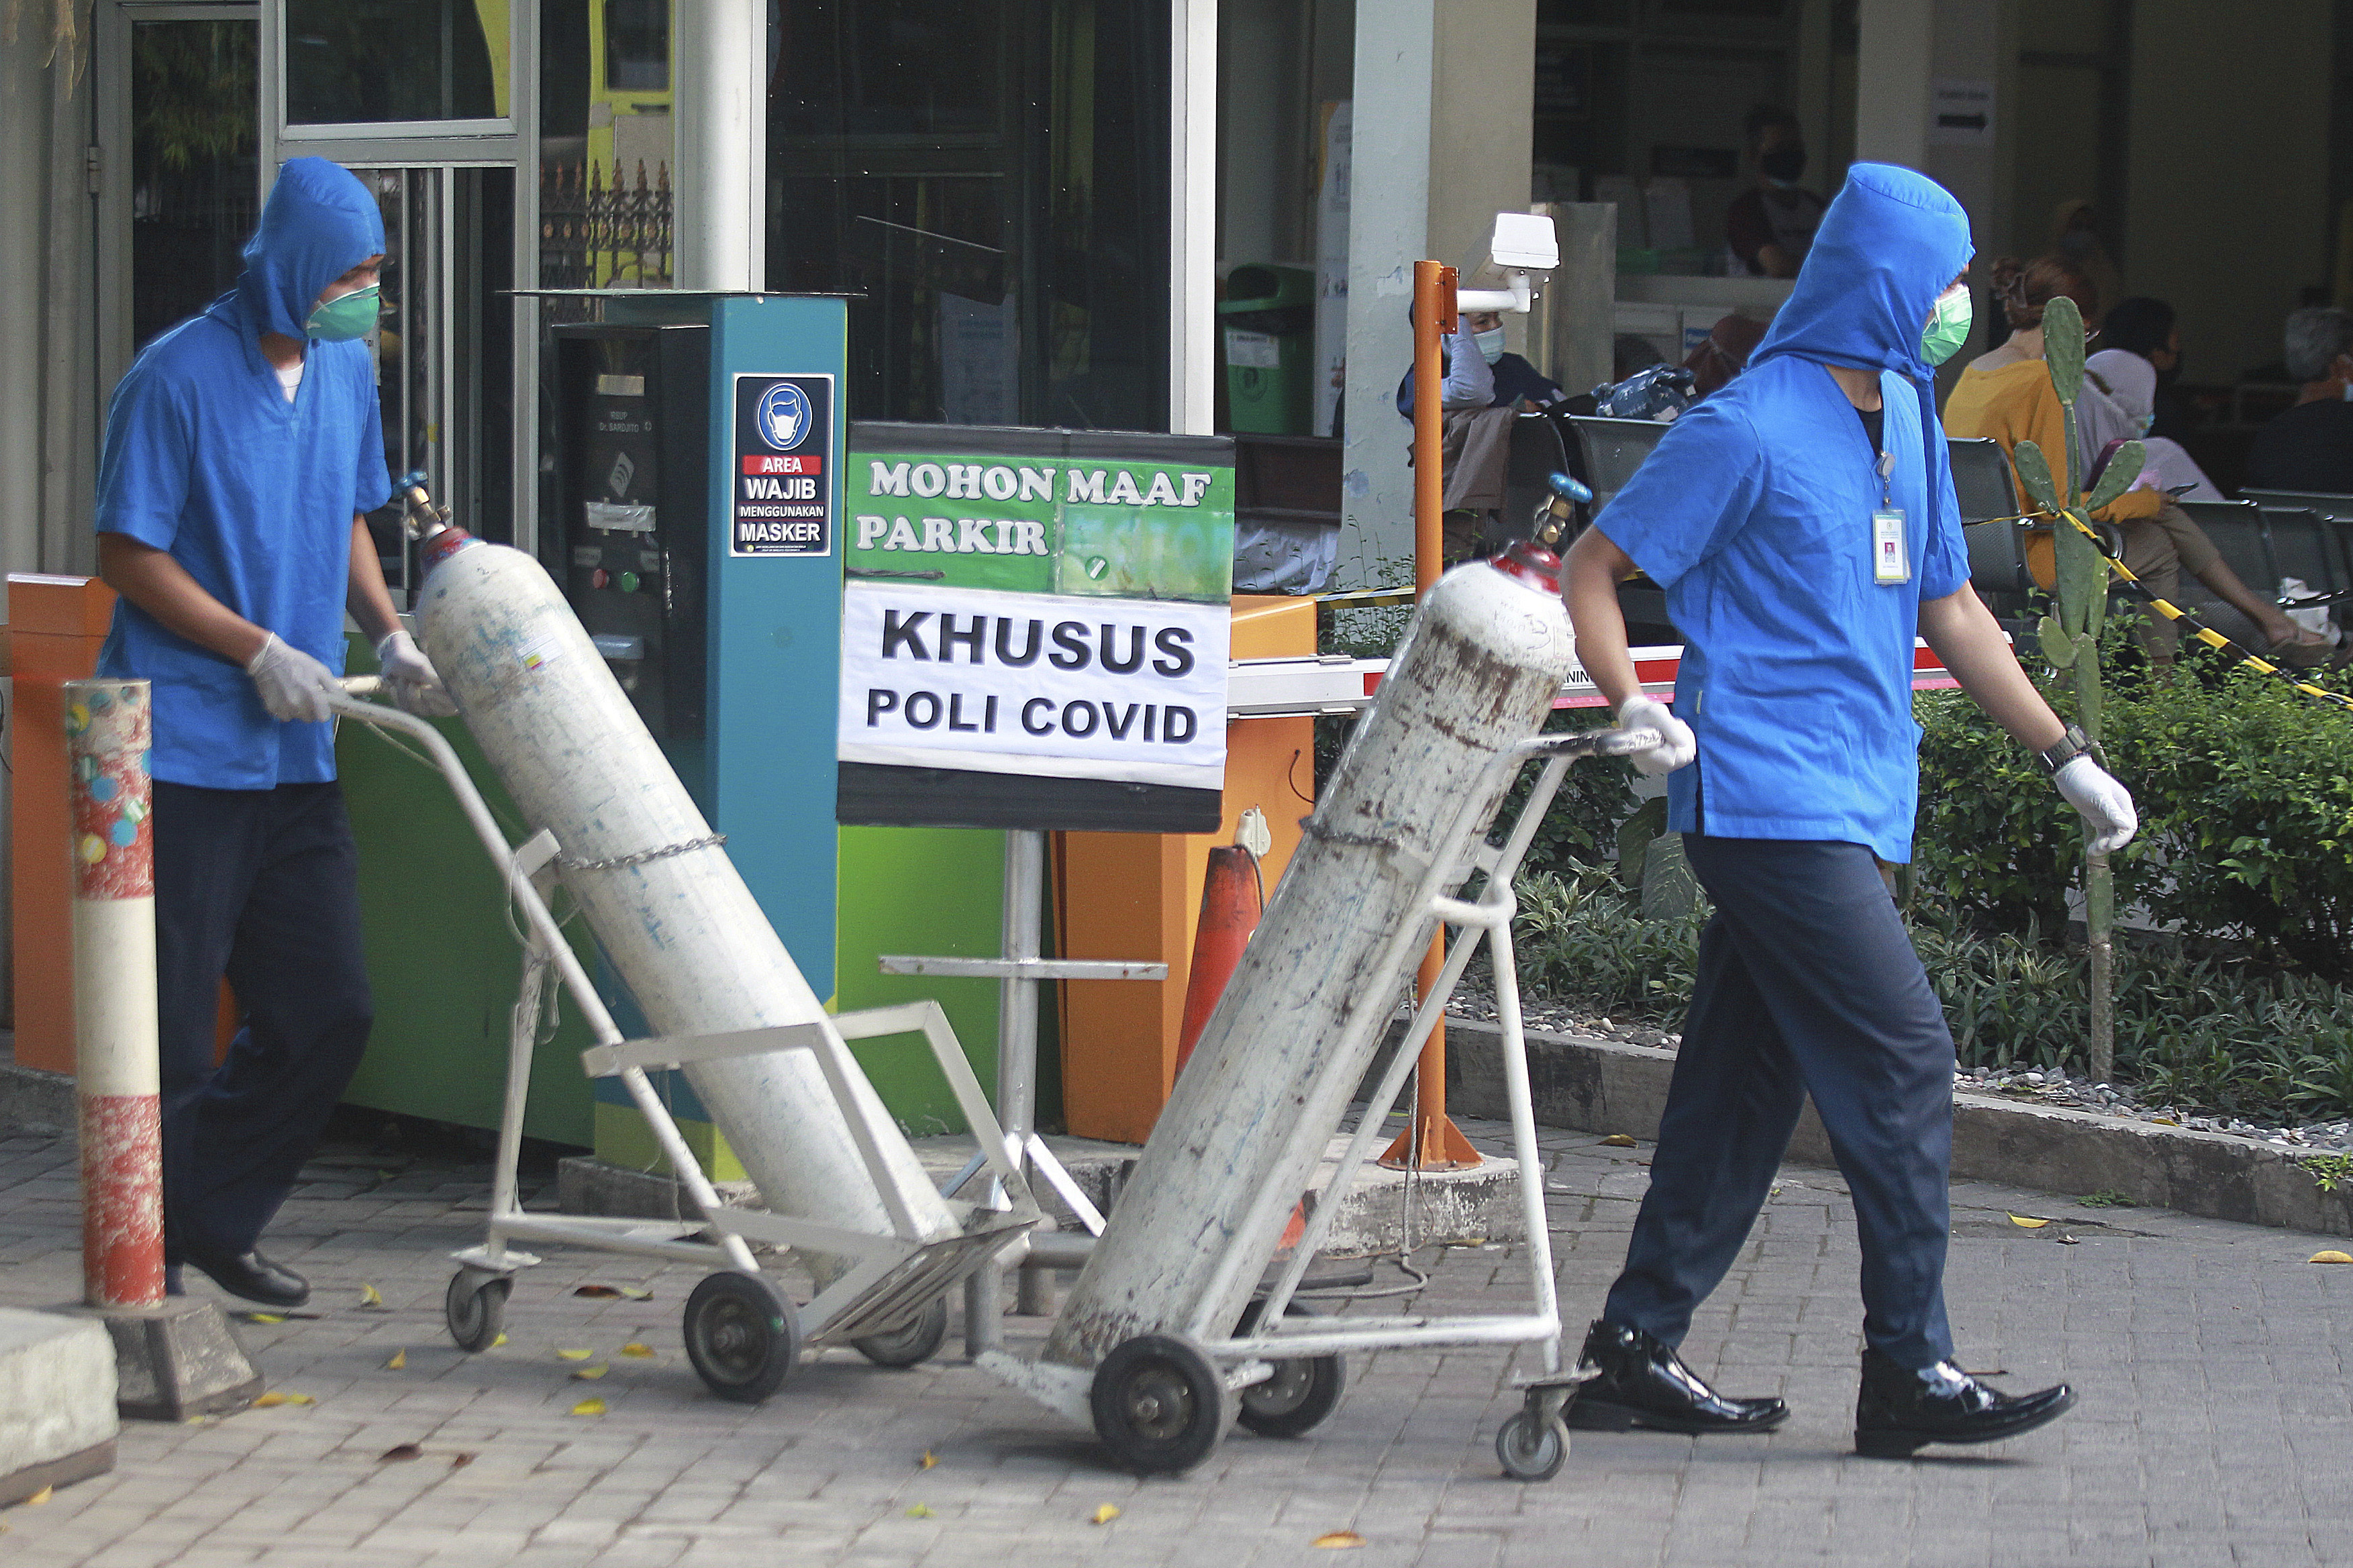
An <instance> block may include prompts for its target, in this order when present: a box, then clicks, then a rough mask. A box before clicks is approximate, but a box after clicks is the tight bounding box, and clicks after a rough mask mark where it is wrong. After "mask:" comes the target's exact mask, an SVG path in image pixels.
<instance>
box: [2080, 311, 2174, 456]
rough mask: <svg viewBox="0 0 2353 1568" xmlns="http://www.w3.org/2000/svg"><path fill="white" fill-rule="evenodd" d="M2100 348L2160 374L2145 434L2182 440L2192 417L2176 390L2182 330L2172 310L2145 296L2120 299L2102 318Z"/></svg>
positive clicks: (2152, 398) (2150, 402) (2150, 406)
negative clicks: (2135, 358)
mask: <svg viewBox="0 0 2353 1568" xmlns="http://www.w3.org/2000/svg"><path fill="white" fill-rule="evenodd" d="M2100 349H2101V352H2103V353H2109V352H2115V351H2121V352H2123V353H2128V354H2138V355H2139V356H2140V357H2141V358H2142V359H2145V360H2147V361H2148V363H2149V368H2150V369H2152V370H2154V371H2156V372H2157V391H2156V393H2155V394H2154V395H2152V396H2151V398H2150V400H2149V406H2148V413H2149V426H2148V428H2147V430H2146V431H2145V432H2143V434H2145V435H2150V436H2162V437H2165V438H2166V439H2167V440H2168V441H2179V440H2180V439H2181V437H2183V436H2184V435H2185V434H2187V433H2188V432H2189V428H2190V418H2189V407H2188V405H2185V404H2184V403H2183V402H2182V400H2181V398H2180V397H2179V395H2177V394H2176V393H2175V392H2174V390H2173V384H2174V383H2175V382H2177V381H2179V379H2180V377H2181V328H2180V325H2179V323H2178V322H2177V321H2175V320H2174V316H2173V307H2172V306H2170V305H2168V304H2167V303H2166V302H2165V301H2164V300H2153V299H2151V298H2149V297H2148V296H2147V295H2146V294H2136V295H2134V296H2132V298H2130V299H2128V300H2117V301H2116V303H2115V304H2113V305H2110V306H2109V307H2108V308H2107V309H2106V310H2105V311H2104V312H2103V313H2102V315H2101V317H2100Z"/></svg>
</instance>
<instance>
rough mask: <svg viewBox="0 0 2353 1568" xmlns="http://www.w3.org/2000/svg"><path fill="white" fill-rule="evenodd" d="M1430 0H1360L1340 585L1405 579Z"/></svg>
mask: <svg viewBox="0 0 2353 1568" xmlns="http://www.w3.org/2000/svg"><path fill="white" fill-rule="evenodd" d="M1437 32H1438V16H1437V4H1436V0H1357V5H1356V80H1355V85H1354V87H1353V88H1351V89H1350V96H1351V98H1352V99H1353V100H1354V102H1355V106H1356V107H1355V111H1354V121H1355V124H1354V132H1353V135H1354V143H1353V147H1352V150H1351V154H1350V158H1349V166H1350V168H1351V170H1352V171H1353V174H1354V177H1353V178H1352V180H1351V182H1350V192H1349V205H1348V372H1347V409H1346V432H1345V443H1346V444H1345V448H1344V450H1343V452H1342V454H1341V458H1340V474H1341V481H1340V490H1341V500H1340V507H1341V514H1342V525H1341V536H1340V561H1339V568H1338V578H1339V581H1340V583H1341V584H1342V585H1344V586H1345V585H1353V584H1361V583H1364V582H1366V581H1369V580H1370V579H1371V577H1372V574H1374V572H1375V571H1376V570H1377V566H1378V563H1380V562H1381V561H1382V560H1384V559H1387V560H1390V561H1394V562H1401V563H1404V567H1405V572H1406V581H1407V582H1411V581H1412V561H1413V482H1412V478H1411V474H1410V471H1409V469H1408V468H1406V462H1405V456H1406V442H1407V437H1408V436H1409V430H1408V428H1407V426H1406V423H1405V421H1404V420H1402V419H1400V418H1398V413H1397V402H1396V399H1397V384H1398V376H1399V375H1401V374H1404V372H1405V368H1406V365H1407V364H1408V363H1409V361H1410V360H1411V358H1412V354H1413V333H1412V331H1411V328H1410V326H1409V322H1408V319H1407V307H1408V305H1409V303H1410V302H1411V300H1412V298H1413V264H1414V263H1415V262H1416V261H1418V260H1419V259H1421V258H1423V257H1424V256H1425V255H1426V254H1427V247H1428V246H1429V244H1430V96H1431V95H1430V80H1431V72H1430V57H1431V55H1432V52H1433V51H1434V50H1435V48H1436V47H1437Z"/></svg>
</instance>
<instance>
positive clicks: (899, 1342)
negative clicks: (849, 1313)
mask: <svg viewBox="0 0 2353 1568" xmlns="http://www.w3.org/2000/svg"><path fill="white" fill-rule="evenodd" d="M947 1337H948V1301H947V1298H946V1297H944V1296H934V1297H933V1298H932V1300H931V1301H930V1303H929V1304H928V1305H926V1306H925V1307H924V1308H923V1310H922V1311H920V1312H917V1313H916V1314H915V1315H914V1316H913V1317H912V1318H910V1319H908V1320H907V1321H905V1322H903V1323H902V1324H900V1325H899V1326H898V1327H897V1328H895V1329H885V1330H883V1331H881V1333H879V1334H868V1335H866V1336H864V1337H863V1338H861V1339H855V1340H852V1341H850V1343H851V1344H853V1345H855V1346H857V1347H858V1353H859V1354H860V1355H862V1356H864V1357H865V1358H866V1359H867V1360H868V1361H871V1362H872V1363H874V1364H875V1365H876V1366H913V1365H915V1364H916V1363H919V1362H927V1361H929V1360H931V1359H932V1357H934V1356H935V1355H937V1354H939V1352H940V1346H941V1345H942V1344H943V1343H944V1342H946V1340H947Z"/></svg>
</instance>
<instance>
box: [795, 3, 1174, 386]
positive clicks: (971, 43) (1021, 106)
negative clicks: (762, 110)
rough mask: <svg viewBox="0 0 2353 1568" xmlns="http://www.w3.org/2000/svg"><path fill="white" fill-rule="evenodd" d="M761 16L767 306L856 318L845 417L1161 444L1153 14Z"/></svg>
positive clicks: (909, 10)
mask: <svg viewBox="0 0 2353 1568" xmlns="http://www.w3.org/2000/svg"><path fill="white" fill-rule="evenodd" d="M772 15H773V16H775V18H776V24H775V30H774V34H773V36H772V37H771V40H770V51H769V52H770V55H771V60H772V64H771V79H770V82H769V98H768V153H769V181H768V214H767V219H768V286H769V287H770V288H772V289H782V290H814V291H829V290H839V291H844V292H849V293H854V294H857V295H860V296H861V298H858V299H854V300H851V301H850V305H849V354H850V366H849V374H850V383H851V384H850V390H849V396H850V402H851V405H852V406H853V407H854V408H856V409H857V410H858V411H859V413H860V416H868V417H873V418H881V419H906V420H919V421H932V422H939V423H945V424H1018V425H1057V426H1074V427H1080V428H1089V427H1092V428H1098V429H1130V430H1136V429H1142V430H1151V429H1163V428H1166V424H1167V318H1168V285H1167V276H1168V234H1169V230H1168V200H1169V196H1168V143H1167V121H1168V113H1169V99H1168V92H1169V88H1168V41H1169V40H1168V31H1169V29H1168V18H1167V10H1166V5H1164V4H1161V3H1160V0H776V8H775V10H774V11H773V13H772Z"/></svg>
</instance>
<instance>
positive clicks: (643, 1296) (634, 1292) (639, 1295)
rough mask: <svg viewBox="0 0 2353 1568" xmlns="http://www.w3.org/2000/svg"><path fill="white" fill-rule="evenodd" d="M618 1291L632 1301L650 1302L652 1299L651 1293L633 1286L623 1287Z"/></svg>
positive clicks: (652, 1294)
mask: <svg viewBox="0 0 2353 1568" xmlns="http://www.w3.org/2000/svg"><path fill="white" fill-rule="evenodd" d="M620 1289H621V1294H622V1295H624V1296H627V1297H628V1299H629V1300H632V1301H650V1300H653V1299H654V1293H653V1292H652V1291H650V1290H640V1289H638V1288H637V1287H636V1286H635V1285H624V1286H622V1287H621V1288H620Z"/></svg>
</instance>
